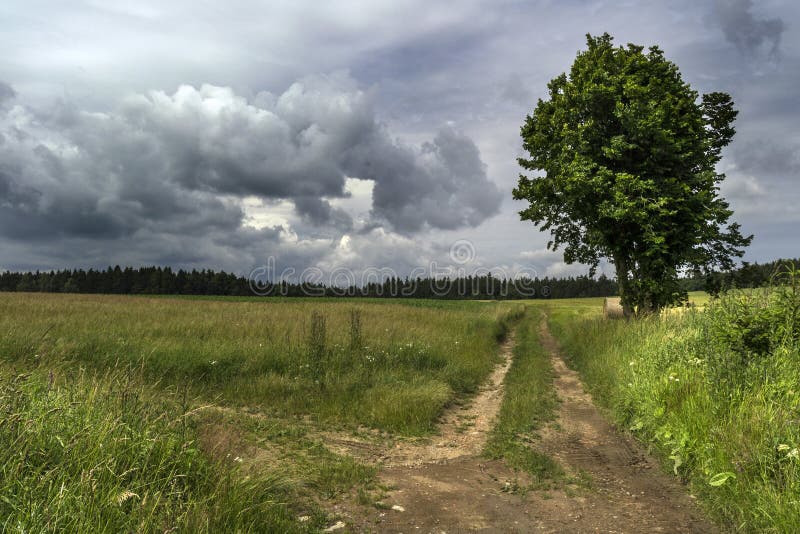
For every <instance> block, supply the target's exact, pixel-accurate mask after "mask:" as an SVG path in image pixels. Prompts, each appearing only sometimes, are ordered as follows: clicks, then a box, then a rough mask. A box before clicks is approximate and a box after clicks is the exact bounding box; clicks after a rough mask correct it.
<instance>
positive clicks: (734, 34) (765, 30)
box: [714, 0, 786, 58]
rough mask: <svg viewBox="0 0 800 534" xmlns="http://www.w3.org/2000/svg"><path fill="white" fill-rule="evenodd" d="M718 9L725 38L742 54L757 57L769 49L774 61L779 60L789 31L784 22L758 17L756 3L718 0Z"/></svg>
mask: <svg viewBox="0 0 800 534" xmlns="http://www.w3.org/2000/svg"><path fill="white" fill-rule="evenodd" d="M714 8H715V15H716V17H717V20H718V23H719V25H720V27H721V28H722V32H723V33H724V35H725V38H726V39H727V40H728V41H729V42H730V43H732V44H734V45H736V48H738V49H739V50H740V51H741V52H743V53H746V54H749V55H753V54H755V53H757V52H758V51H760V50H761V49H762V48H766V50H767V52H768V53H769V55H770V56H771V57H773V58H774V57H777V55H778V51H779V47H780V44H781V35H782V34H783V31H784V30H785V29H786V25H785V24H784V22H783V20H782V19H781V18H779V17H771V18H762V17H758V16H756V15H754V14H753V12H752V10H753V1H752V0H715V3H714Z"/></svg>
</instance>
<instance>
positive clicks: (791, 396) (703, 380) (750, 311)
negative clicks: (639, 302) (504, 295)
mask: <svg viewBox="0 0 800 534" xmlns="http://www.w3.org/2000/svg"><path fill="white" fill-rule="evenodd" d="M795 283H796V282H795ZM798 310H800V296H799V295H798V291H797V288H796V286H795V287H794V288H792V286H783V287H778V288H773V289H769V290H758V291H749V292H735V293H730V294H728V295H726V296H724V297H723V298H721V299H719V300H713V299H712V300H708V301H707V304H706V306H705V308H704V309H703V310H696V311H688V312H684V313H680V314H666V315H665V316H663V317H661V318H650V319H642V320H637V321H629V322H626V321H622V320H610V321H604V320H602V319H601V318H600V317H599V315H600V308H599V305H598V303H589V302H585V303H577V302H576V303H573V304H572V305H570V304H568V303H564V302H554V303H552V305H551V306H550V313H549V315H550V320H551V325H552V329H553V331H554V333H555V334H556V335H557V337H558V338H559V339H560V341H561V343H562V345H563V347H564V349H565V353H566V354H567V355H568V356H569V363H570V365H572V366H574V367H575V368H576V369H577V370H578V371H579V372H580V373H581V375H582V378H583V380H584V381H585V383H586V384H587V385H588V387H589V389H590V390H591V392H592V394H593V396H594V399H595V400H596V401H597V402H599V403H600V404H602V405H603V406H605V407H606V408H607V409H608V410H609V412H610V413H611V415H612V417H614V418H615V419H616V420H617V421H618V422H619V423H620V424H621V425H622V426H623V427H624V428H628V429H630V430H631V431H632V432H634V433H635V434H636V435H637V436H638V437H639V438H640V439H642V440H643V441H646V442H649V443H651V444H652V445H653V447H654V450H655V451H656V452H657V453H659V454H660V456H661V458H662V459H663V461H664V464H665V467H666V468H667V469H668V470H669V471H672V472H673V473H675V474H676V475H678V476H680V477H681V478H682V479H683V480H686V481H688V482H689V483H690V484H691V486H692V488H693V489H692V491H693V493H695V494H696V495H698V496H699V497H700V500H701V502H702V503H704V505H705V506H706V507H707V508H708V510H709V511H710V512H711V513H712V514H713V515H714V516H715V517H717V518H718V519H719V520H720V521H721V522H722V523H723V524H724V525H726V526H727V527H728V528H729V529H731V530H734V531H741V532H796V531H797V530H796V529H797V525H798V524H800V505H798V503H800V466H798V462H799V461H800V458H798V456H800V453H798V452H797V451H798V449H799V448H800V425H798V413H800V365H798V364H800V343H799V342H798V339H800V335H798V331H800V328H798V325H799V324H800V323H798V315H799V313H798Z"/></svg>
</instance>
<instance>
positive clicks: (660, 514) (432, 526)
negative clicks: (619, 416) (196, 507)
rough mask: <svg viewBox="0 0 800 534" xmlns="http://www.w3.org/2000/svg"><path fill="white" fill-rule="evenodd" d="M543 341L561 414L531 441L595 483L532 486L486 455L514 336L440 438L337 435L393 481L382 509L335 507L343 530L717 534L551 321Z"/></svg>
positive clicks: (351, 502) (340, 443) (344, 448)
mask: <svg viewBox="0 0 800 534" xmlns="http://www.w3.org/2000/svg"><path fill="white" fill-rule="evenodd" d="M541 340H542V343H543V345H544V347H545V348H546V349H547V350H548V351H549V353H550V355H551V359H552V364H553V368H554V371H555V388H556V390H557V393H558V397H559V399H560V401H561V402H560V407H559V409H558V417H557V420H556V421H555V422H554V423H553V424H551V425H549V426H548V427H547V428H545V429H542V432H541V439H539V440H536V441H535V442H534V443H533V445H532V446H533V447H535V448H537V450H539V451H540V452H543V453H545V454H548V455H550V456H551V457H552V458H554V459H555V460H557V461H558V462H559V463H560V464H561V465H562V466H563V467H564V469H565V471H567V473H570V474H573V475H576V476H578V478H581V479H588V480H589V482H588V484H587V485H581V486H580V487H576V486H574V485H571V484H559V485H558V486H557V487H555V488H554V489H548V490H531V491H525V490H524V488H525V487H526V485H527V484H528V482H529V480H528V479H527V478H526V476H525V475H524V474H522V473H519V472H515V471H513V470H512V469H510V468H508V467H507V466H506V465H505V464H504V463H503V462H501V461H488V460H486V459H484V458H482V457H481V456H480V452H481V449H482V447H483V445H484V444H485V443H486V438H487V434H488V431H489V430H490V429H491V427H492V422H493V421H494V418H495V417H496V416H497V413H498V411H499V408H500V403H501V402H502V395H503V385H502V380H503V378H504V377H505V374H506V372H507V371H508V368H509V366H510V365H511V349H512V347H513V338H511V339H509V341H507V342H506V344H505V345H504V346H503V351H502V352H503V362H502V363H501V364H499V365H498V366H497V368H496V369H495V371H494V372H493V373H492V375H491V377H490V379H489V380H488V381H487V384H486V385H485V386H484V387H483V388H482V389H481V391H480V392H479V393H478V394H477V396H476V397H475V398H474V400H473V401H472V402H471V403H470V404H469V405H465V406H458V407H454V408H452V409H450V410H448V412H447V413H446V414H445V415H444V417H443V420H442V423H441V428H440V430H441V432H440V433H439V435H438V436H437V437H436V438H434V439H433V440H430V441H428V442H423V443H413V442H412V443H407V442H401V443H398V444H395V445H394V446H393V447H391V448H389V449H388V450H387V449H383V450H381V449H380V446H379V445H378V444H376V443H375V442H372V443H369V442H364V441H357V440H352V439H350V440H348V439H346V438H343V437H341V436H329V438H330V441H329V442H328V443H329V445H330V446H331V447H332V448H334V449H335V450H338V452H347V453H349V454H353V455H355V456H357V457H360V458H364V459H370V460H373V461H377V462H379V463H380V464H381V465H382V466H383V468H382V469H381V472H380V475H379V482H380V485H381V486H382V487H384V488H387V492H386V494H384V495H382V496H381V500H380V502H379V503H378V504H377V505H376V506H371V505H363V504H362V505H359V504H356V502H355V499H354V498H352V496H351V497H350V498H347V499H344V500H342V501H340V502H338V503H336V504H334V505H333V506H332V511H334V512H336V513H338V514H339V516H340V517H341V518H342V520H343V522H344V525H345V526H344V528H342V529H341V530H340V531H341V532H346V531H349V532H405V533H412V532H420V533H423V532H425V533H428V532H430V533H437V534H440V533H456V532H471V531H482V532H570V533H573V532H574V533H582V532H587V533H588V532H609V533H610V532H618V533H651V532H669V533H672V532H692V533H694V532H697V533H714V532H718V529H717V528H716V527H715V526H714V525H713V524H711V523H710V522H708V520H707V519H706V518H705V517H704V515H703V514H702V512H701V511H700V510H699V508H698V507H697V506H696V504H695V502H694V500H693V498H692V497H691V496H690V495H689V494H688V493H687V488H686V487H685V486H683V485H681V484H680V482H679V481H678V480H677V479H675V478H674V477H672V476H670V475H668V474H666V473H664V472H663V471H662V470H661V468H660V466H659V465H658V463H657V462H656V461H655V460H654V459H652V458H651V457H650V456H649V455H648V454H647V453H646V452H645V451H644V450H643V449H642V448H641V447H640V446H639V445H638V444H637V443H636V442H635V441H634V440H632V439H631V438H630V437H629V436H626V435H624V434H623V433H620V432H618V431H617V430H616V429H615V428H614V427H613V426H612V425H611V424H609V423H608V422H607V420H606V419H605V418H604V417H603V416H602V414H601V413H600V412H599V411H598V410H597V408H596V407H595V405H594V404H593V402H592V398H591V396H590V395H589V394H588V393H586V391H585V390H584V388H583V385H582V383H581V381H580V378H579V377H578V375H577V373H575V372H574V371H572V370H571V369H569V368H568V367H567V366H566V364H565V363H564V360H563V358H562V356H561V353H560V350H559V348H558V344H557V342H556V341H555V339H554V338H553V337H552V335H551V334H550V332H549V331H548V329H547V325H546V322H543V323H542V329H541ZM339 526H342V525H341V524H340V525H337V527H339Z"/></svg>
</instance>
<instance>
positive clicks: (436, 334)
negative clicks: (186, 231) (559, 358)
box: [0, 293, 522, 435]
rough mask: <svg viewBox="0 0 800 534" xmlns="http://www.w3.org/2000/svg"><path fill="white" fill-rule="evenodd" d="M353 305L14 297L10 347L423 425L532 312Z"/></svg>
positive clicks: (212, 396)
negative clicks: (501, 339) (518, 319)
mask: <svg viewBox="0 0 800 534" xmlns="http://www.w3.org/2000/svg"><path fill="white" fill-rule="evenodd" d="M351 302H352V303H351V304H348V303H347V302H344V301H337V300H330V301H316V300H313V299H305V300H300V299H291V300H286V299H284V300H280V301H275V302H272V301H263V300H261V301H246V302H227V301H225V300H181V299H165V298H158V299H156V298H139V297H112V296H83V295H46V294H16V293H11V294H4V295H3V298H2V299H1V300H0V329H2V331H3V332H4V336H3V337H2V339H0V355H2V358H3V360H5V361H7V362H15V363H17V364H29V365H34V364H36V363H37V362H39V361H42V362H54V361H55V362H58V361H71V362H79V363H80V364H82V365H85V366H87V367H90V368H93V369H105V368H107V367H108V366H109V365H114V363H115V362H116V363H118V364H120V365H122V366H127V365H133V366H136V367H140V368H141V369H142V372H143V374H144V375H145V377H146V378H147V379H148V380H150V381H156V380H158V381H161V382H162V383H164V384H172V385H177V386H181V387H185V386H188V387H189V388H190V390H191V392H192V394H193V395H195V396H202V397H203V398H205V399H206V400H207V401H214V402H218V403H222V404H227V405H240V406H244V405H246V406H250V407H258V408H259V409H262V410H265V411H267V412H269V413H272V414H274V415H278V416H288V415H309V416H311V417H312V418H314V419H315V420H317V421H321V422H325V423H329V424H330V423H335V424H345V425H358V424H362V425H368V426H373V427H376V428H382V429H386V430H391V431H398V432H403V433H406V434H414V435H419V434H424V433H426V432H429V431H430V430H431V429H432V427H433V423H434V421H435V419H436V417H437V416H438V414H439V413H440V411H441V410H442V408H443V407H444V406H445V405H446V404H448V403H449V402H451V401H452V400H453V399H454V398H455V397H456V396H458V395H464V394H469V393H471V392H474V391H475V389H476V388H477V386H478V385H479V384H480V383H481V381H482V380H483V379H484V377H485V376H486V375H487V374H488V373H489V371H490V370H491V368H492V366H493V365H494V363H496V361H497V360H496V357H495V353H496V340H497V339H498V338H499V337H502V336H503V335H504V334H505V330H506V328H507V325H508V322H509V321H512V320H513V319H514V314H519V313H521V309H522V307H521V306H520V305H514V304H507V305H506V304H495V303H476V302H471V303H451V304H448V303H443V304H444V305H436V304H437V303H436V302H430V303H429V302H427V301H409V302H408V304H405V303H401V304H396V303H384V302H362V301H351ZM356 320H357V323H354V321H356ZM315 329H316V330H315Z"/></svg>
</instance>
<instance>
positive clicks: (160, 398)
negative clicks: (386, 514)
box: [0, 370, 319, 532]
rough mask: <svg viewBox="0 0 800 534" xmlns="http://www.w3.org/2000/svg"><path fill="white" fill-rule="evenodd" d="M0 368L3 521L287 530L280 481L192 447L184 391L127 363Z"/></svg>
mask: <svg viewBox="0 0 800 534" xmlns="http://www.w3.org/2000/svg"><path fill="white" fill-rule="evenodd" d="M66 373H68V371H67V370H63V371H61V370H56V371H52V370H51V371H50V372H49V373H48V372H42V371H36V372H31V373H24V374H19V373H10V372H8V371H0V413H2V419H0V530H2V531H3V532H175V531H181V532H221V531H225V532H264V531H273V532H291V531H304V530H308V529H311V528H314V526H316V525H318V524H319V522H318V521H315V522H314V523H309V525H307V526H305V525H298V524H297V523H296V521H294V520H293V517H292V514H291V513H290V509H289V508H288V507H287V506H286V505H284V504H280V503H282V502H286V498H287V496H288V495H289V485H288V481H287V480H285V479H281V478H277V477H252V478H250V479H245V478H243V477H240V476H238V475H237V473H236V466H234V465H222V464H219V463H215V462H213V461H211V460H210V459H209V457H208V456H206V455H204V454H203V453H202V452H201V451H200V450H199V448H198V444H197V440H196V429H195V428H194V424H193V420H192V419H191V418H190V414H187V413H186V412H185V406H184V402H183V397H182V395H177V394H175V393H173V394H167V393H165V392H163V391H159V392H158V393H156V392H155V391H151V390H150V388H148V387H146V386H144V385H142V384H141V382H140V381H139V380H138V379H137V378H136V377H135V374H133V373H131V372H129V371H128V372H122V371H119V370H110V371H108V372H105V373H102V374H100V375H93V374H91V373H86V372H77V373H68V374H66Z"/></svg>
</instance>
